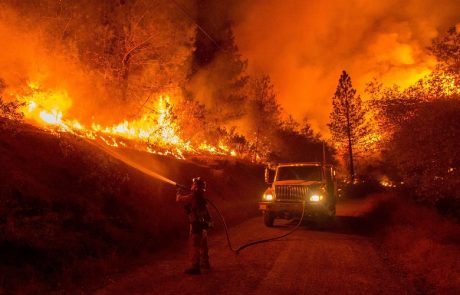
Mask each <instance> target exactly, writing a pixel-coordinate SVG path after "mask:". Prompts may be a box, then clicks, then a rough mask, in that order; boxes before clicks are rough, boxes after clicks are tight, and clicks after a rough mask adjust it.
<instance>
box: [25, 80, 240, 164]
mask: <svg viewBox="0 0 460 295" xmlns="http://www.w3.org/2000/svg"><path fill="white" fill-rule="evenodd" d="M28 86H29V89H30V90H31V93H30V94H28V95H22V96H20V95H16V98H17V99H18V100H19V101H21V102H24V106H23V108H22V109H21V112H23V114H24V117H25V119H26V120H28V121H29V122H32V123H34V124H35V125H39V127H42V128H45V129H47V130H50V131H59V132H69V133H72V134H75V135H77V136H82V137H85V138H89V139H92V140H100V141H102V142H104V143H105V144H106V145H109V146H112V147H127V146H128V143H130V144H129V146H134V147H136V148H137V149H142V150H144V151H146V152H149V153H153V154H160V155H172V156H174V157H176V158H179V159H185V154H198V153H202V152H206V153H210V154H214V155H226V156H233V157H236V156H237V153H236V152H235V151H234V150H232V149H230V148H229V147H228V146H227V145H225V144H224V143H222V142H219V144H218V145H217V146H213V145H210V144H208V143H206V142H204V143H201V144H200V145H198V146H197V147H194V146H192V144H191V143H190V142H189V141H185V140H183V139H182V138H181V136H180V135H181V131H180V126H178V125H177V123H176V122H174V120H173V116H172V113H171V112H172V109H171V107H170V106H171V103H170V100H171V99H170V97H169V96H168V95H161V96H159V97H158V99H157V101H156V103H155V106H154V110H153V111H152V112H150V113H145V114H143V115H141V116H140V118H138V119H135V120H123V121H122V122H121V123H118V124H115V125H113V126H103V125H101V124H99V123H96V122H93V123H92V124H91V126H85V125H84V124H82V123H80V122H79V121H78V120H75V119H70V118H67V117H66V111H67V110H68V109H69V108H70V106H71V105H72V100H71V99H70V97H69V96H68V94H67V92H66V91H42V90H40V87H39V84H38V83H36V82H29V83H28ZM139 143H140V145H139Z"/></svg>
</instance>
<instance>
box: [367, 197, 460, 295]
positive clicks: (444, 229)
mask: <svg viewBox="0 0 460 295" xmlns="http://www.w3.org/2000/svg"><path fill="white" fill-rule="evenodd" d="M372 215H373V217H372V216H371V219H372V220H373V223H374V224H375V225H376V226H377V227H379V228H380V229H381V230H380V231H379V238H381V241H382V244H383V246H384V248H385V250H386V251H387V253H388V255H389V256H390V259H392V260H393V261H394V262H396V264H397V265H399V266H400V267H401V268H402V269H403V270H404V271H405V273H406V274H407V276H408V280H409V282H410V283H411V284H412V285H413V286H414V287H415V289H416V290H417V292H419V293H421V294H460V225H459V224H458V223H456V222H454V221H453V220H451V219H447V218H444V217H442V216H440V215H439V214H438V213H437V212H436V211H435V210H434V209H432V208H427V207H423V206H421V205H417V204H414V203H413V202H410V201H408V200H401V199H399V200H398V199H395V198H393V199H391V200H390V201H387V202H385V203H384V204H381V206H379V208H377V209H376V211H374V212H373V214H372ZM382 221H383V222H382Z"/></svg>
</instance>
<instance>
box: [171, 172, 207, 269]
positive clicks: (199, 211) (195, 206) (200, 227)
mask: <svg viewBox="0 0 460 295" xmlns="http://www.w3.org/2000/svg"><path fill="white" fill-rule="evenodd" d="M190 190H191V192H189V193H184V192H182V191H178V192H177V196H176V201H177V202H182V203H184V208H185V211H186V214H187V215H188V219H189V223H190V260H191V266H190V267H189V268H187V269H186V270H185V271H184V273H185V274H189V275H198V274H200V273H201V269H210V264H209V256H208V236H207V235H208V229H209V227H210V224H211V218H210V215H209V211H208V208H207V204H206V199H205V197H204V192H205V190H206V182H205V181H204V180H203V179H201V177H196V178H194V179H193V183H192V187H191V189H190Z"/></svg>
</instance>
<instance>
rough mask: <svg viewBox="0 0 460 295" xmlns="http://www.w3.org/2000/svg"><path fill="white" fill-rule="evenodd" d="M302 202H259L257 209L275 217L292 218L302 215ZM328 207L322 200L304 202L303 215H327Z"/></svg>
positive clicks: (328, 212)
mask: <svg viewBox="0 0 460 295" xmlns="http://www.w3.org/2000/svg"><path fill="white" fill-rule="evenodd" d="M302 206H303V203H302V202H279V201H274V202H266V201H262V202H259V210H260V211H262V212H263V213H270V214H272V215H274V216H275V217H280V218H293V217H299V216H301V215H302ZM330 212H331V210H330V208H328V206H326V204H325V203H323V202H306V203H305V215H306V216H323V215H329V214H330Z"/></svg>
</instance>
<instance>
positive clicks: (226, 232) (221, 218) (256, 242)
mask: <svg viewBox="0 0 460 295" xmlns="http://www.w3.org/2000/svg"><path fill="white" fill-rule="evenodd" d="M176 187H178V189H180V190H186V189H187V188H186V187H185V186H184V185H181V184H178V183H176ZM206 202H208V204H209V205H211V207H212V208H213V209H214V210H215V211H216V212H217V215H218V216H219V218H220V220H221V222H222V225H223V226H224V230H225V236H226V238H227V246H228V248H229V249H230V251H232V252H234V253H235V254H236V255H238V254H239V253H240V251H241V250H243V249H245V248H248V247H251V246H254V245H257V244H262V243H268V242H272V241H275V240H279V239H282V238H285V237H287V236H289V235H291V234H292V233H294V232H295V231H296V230H298V229H299V227H300V225H301V224H302V222H303V219H304V216H305V201H304V202H303V203H302V215H301V217H300V219H299V221H298V222H297V224H296V225H295V226H294V228H292V229H291V230H290V231H288V232H287V233H285V234H282V235H279V236H275V237H271V238H267V239H261V240H257V241H253V242H249V243H246V244H243V245H241V246H239V247H238V248H236V249H235V248H233V246H232V241H231V239H230V232H229V230H228V226H227V222H226V221H225V217H224V215H223V214H222V212H221V211H220V210H219V207H217V206H216V205H215V204H214V203H213V202H212V201H211V200H209V199H206Z"/></svg>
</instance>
